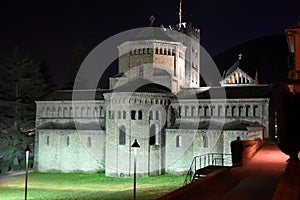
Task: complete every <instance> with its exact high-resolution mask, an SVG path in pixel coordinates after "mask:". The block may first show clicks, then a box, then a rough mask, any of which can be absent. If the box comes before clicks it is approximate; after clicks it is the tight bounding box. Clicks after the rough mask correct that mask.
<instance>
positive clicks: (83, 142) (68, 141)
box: [35, 130, 105, 172]
mask: <svg viewBox="0 0 300 200" xmlns="http://www.w3.org/2000/svg"><path fill="white" fill-rule="evenodd" d="M36 137H38V144H36V145H37V147H36V148H37V150H36V151H35V153H36V154H37V155H36V159H35V162H36V163H35V164H36V168H37V170H38V171H41V172H47V171H60V172H77V171H80V172H98V171H104V166H105V163H104V162H105V132H104V131H102V130H84V131H83V130H80V131H77V130H38V132H37V136H36Z"/></svg>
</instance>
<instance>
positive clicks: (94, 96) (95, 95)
mask: <svg viewBox="0 0 300 200" xmlns="http://www.w3.org/2000/svg"><path fill="white" fill-rule="evenodd" d="M107 91H108V90H74V91H73V90H57V91H54V92H52V93H50V94H49V95H47V96H45V97H44V98H42V99H39V101H70V100H72V99H73V98H72V97H73V93H74V94H75V95H76V100H104V96H103V93H105V92H107ZM73 100H75V99H73Z"/></svg>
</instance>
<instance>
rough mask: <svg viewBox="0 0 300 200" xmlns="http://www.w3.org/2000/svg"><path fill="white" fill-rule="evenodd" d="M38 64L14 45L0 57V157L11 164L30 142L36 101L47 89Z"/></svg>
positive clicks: (31, 142)
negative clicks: (13, 47) (13, 48)
mask: <svg viewBox="0 0 300 200" xmlns="http://www.w3.org/2000/svg"><path fill="white" fill-rule="evenodd" d="M40 66H41V65H40V64H36V63H34V62H33V60H31V59H30V58H29V57H27V56H21V55H20V54H19V52H18V49H17V48H16V49H15V50H14V51H13V52H12V53H11V54H10V55H5V56H4V55H2V56H1V57H0V69H1V73H0V147H1V149H0V157H3V158H2V162H3V161H6V162H8V163H12V161H13V160H14V159H16V158H18V159H19V158H20V157H22V155H24V151H23V150H24V148H25V147H26V145H33V137H30V136H33V135H34V127H35V102H34V101H35V100H37V99H39V98H40V97H42V96H44V95H46V94H47V92H48V85H47V84H46V81H45V79H44V77H43V75H42V74H41V73H40Z"/></svg>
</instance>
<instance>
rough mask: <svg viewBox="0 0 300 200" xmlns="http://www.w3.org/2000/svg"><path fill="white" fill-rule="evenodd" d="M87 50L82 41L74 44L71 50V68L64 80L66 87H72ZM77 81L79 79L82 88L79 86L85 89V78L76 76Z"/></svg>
mask: <svg viewBox="0 0 300 200" xmlns="http://www.w3.org/2000/svg"><path fill="white" fill-rule="evenodd" d="M89 52H90V50H89V49H88V48H87V47H86V46H85V45H83V44H82V43H78V44H76V45H75V46H74V48H73V52H72V68H71V70H70V71H69V75H68V76H67V78H66V81H65V87H66V89H72V88H73V85H74V82H75V79H76V76H77V73H78V70H79V68H80V66H81V64H82V62H83V61H84V59H85V57H86V56H87V55H88V54H89ZM77 81H80V85H81V86H82V88H80V89H86V86H87V85H88V84H87V83H88V80H87V78H85V77H83V76H81V77H78V80H77Z"/></svg>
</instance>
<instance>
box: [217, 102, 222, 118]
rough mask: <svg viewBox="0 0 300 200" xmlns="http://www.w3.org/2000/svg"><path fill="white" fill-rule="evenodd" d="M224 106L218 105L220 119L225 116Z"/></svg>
mask: <svg viewBox="0 0 300 200" xmlns="http://www.w3.org/2000/svg"><path fill="white" fill-rule="evenodd" d="M222 111H223V106H221V105H218V115H217V116H218V117H221V116H222V114H223V112H222Z"/></svg>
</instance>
